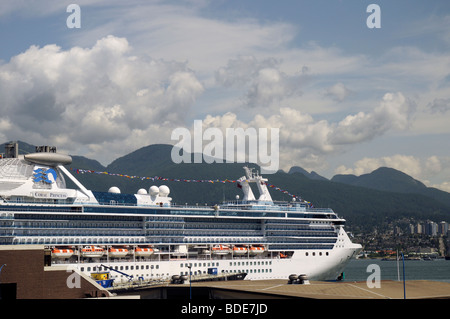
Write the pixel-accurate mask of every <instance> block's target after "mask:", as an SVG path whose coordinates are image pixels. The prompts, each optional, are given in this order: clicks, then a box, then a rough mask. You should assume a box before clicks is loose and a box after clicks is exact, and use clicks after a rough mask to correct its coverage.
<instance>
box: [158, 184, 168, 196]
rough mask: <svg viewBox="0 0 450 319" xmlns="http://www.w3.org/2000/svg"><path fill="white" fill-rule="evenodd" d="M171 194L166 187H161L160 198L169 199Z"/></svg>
mask: <svg viewBox="0 0 450 319" xmlns="http://www.w3.org/2000/svg"><path fill="white" fill-rule="evenodd" d="M169 194H170V189H169V187H167V186H166V185H161V186H159V196H161V197H167V196H168V195H169Z"/></svg>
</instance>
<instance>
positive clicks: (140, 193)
mask: <svg viewBox="0 0 450 319" xmlns="http://www.w3.org/2000/svg"><path fill="white" fill-rule="evenodd" d="M137 193H138V195H147V190H145V189H144V188H141V189H140V190H138V192H137Z"/></svg>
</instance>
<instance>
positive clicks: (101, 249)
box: [0, 143, 361, 282]
mask: <svg viewBox="0 0 450 319" xmlns="http://www.w3.org/2000/svg"><path fill="white" fill-rule="evenodd" d="M71 162H72V158H71V157H70V156H68V155H64V154H60V153H57V152H56V148H54V147H47V146H41V147H36V152H35V153H31V154H25V155H19V154H18V151H17V144H14V143H10V144H7V146H6V147H5V154H4V155H3V157H2V158H1V159H0V245H44V247H46V249H47V251H49V252H50V251H51V261H50V262H49V264H50V265H51V266H61V265H66V266H70V267H73V268H76V269H78V271H79V272H82V273H85V274H86V275H88V276H90V275H92V274H95V273H98V272H99V271H106V270H114V271H112V272H111V277H112V279H114V280H115V282H120V281H127V280H129V278H131V277H133V278H139V279H140V280H167V279H170V278H172V277H173V276H186V275H189V274H190V275H193V276H200V275H207V274H211V275H218V276H219V275H221V274H222V275H223V274H225V275H226V274H235V273H240V274H246V275H245V279H246V280H247V279H248V280H259V279H288V277H289V276H290V275H292V274H297V275H306V276H307V278H309V279H310V280H336V279H339V278H341V277H342V273H343V271H344V268H345V266H346V264H347V263H348V261H349V260H350V259H351V258H353V257H355V256H356V255H357V254H358V253H359V251H360V250H361V245H359V244H355V243H352V242H351V240H350V238H349V236H348V234H347V233H346V232H345V230H344V224H345V220H344V219H343V218H340V217H338V216H337V214H336V213H335V212H333V210H332V209H330V208H325V209H320V208H313V207H312V206H311V205H310V203H308V202H305V201H302V200H296V201H294V200H293V201H291V202H276V201H273V200H272V197H271V195H270V193H269V188H268V187H267V181H268V180H267V179H266V178H264V177H263V176H261V175H259V174H258V173H257V172H254V171H253V169H251V168H248V167H244V171H245V175H244V176H242V177H241V178H239V179H238V180H236V182H237V184H238V187H239V188H240V190H242V192H243V194H242V195H241V196H242V198H239V199H238V198H236V199H233V200H232V201H229V202H224V203H220V204H218V205H214V206H189V205H181V206H178V205H175V204H173V203H172V198H171V197H169V195H170V190H169V188H168V187H167V186H165V185H161V186H159V187H158V186H155V185H153V186H150V185H149V188H148V190H146V189H139V190H137V192H136V194H122V193H121V192H120V190H119V189H118V188H117V187H111V188H110V189H109V191H108V192H95V191H91V190H88V189H87V188H85V187H84V186H83V185H82V183H80V182H79V181H78V180H77V179H76V178H75V177H74V176H73V175H72V174H71V172H70V170H69V169H67V168H66V167H65V165H69V164H70V163H71ZM67 179H69V180H71V181H72V182H73V184H74V185H76V187H73V188H67V187H66V180H67ZM252 184H254V185H256V187H255V186H253V189H254V190H255V189H257V190H258V192H259V194H258V196H255V194H254V193H253V191H252V187H251V185H252ZM255 193H256V192H255ZM237 197H238V196H237Z"/></svg>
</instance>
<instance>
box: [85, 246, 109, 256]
mask: <svg viewBox="0 0 450 319" xmlns="http://www.w3.org/2000/svg"><path fill="white" fill-rule="evenodd" d="M104 253H105V250H104V249H103V248H101V247H98V246H86V247H84V248H83V249H81V256H83V257H90V258H99V257H102V256H103V254H104Z"/></svg>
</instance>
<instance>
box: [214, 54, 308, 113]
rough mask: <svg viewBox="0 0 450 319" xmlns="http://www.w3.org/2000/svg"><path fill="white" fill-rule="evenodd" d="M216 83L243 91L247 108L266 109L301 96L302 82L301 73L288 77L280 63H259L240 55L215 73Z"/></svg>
mask: <svg viewBox="0 0 450 319" xmlns="http://www.w3.org/2000/svg"><path fill="white" fill-rule="evenodd" d="M216 81H217V83H219V84H221V85H223V86H225V87H242V88H243V89H245V93H244V95H245V98H244V102H245V104H246V105H248V106H250V107H266V106H270V105H271V104H272V103H274V102H279V101H281V100H284V99H286V98H289V97H291V96H295V95H300V94H301V87H302V85H303V82H304V81H305V80H304V77H303V76H302V74H300V73H295V74H289V75H288V74H286V73H285V72H283V71H281V63H280V61H277V60H275V59H274V58H269V59H265V60H262V61H258V60H257V59H256V58H255V57H254V56H239V57H238V58H236V59H230V60H229V61H228V64H227V66H226V67H222V68H220V69H219V70H218V71H216Z"/></svg>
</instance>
